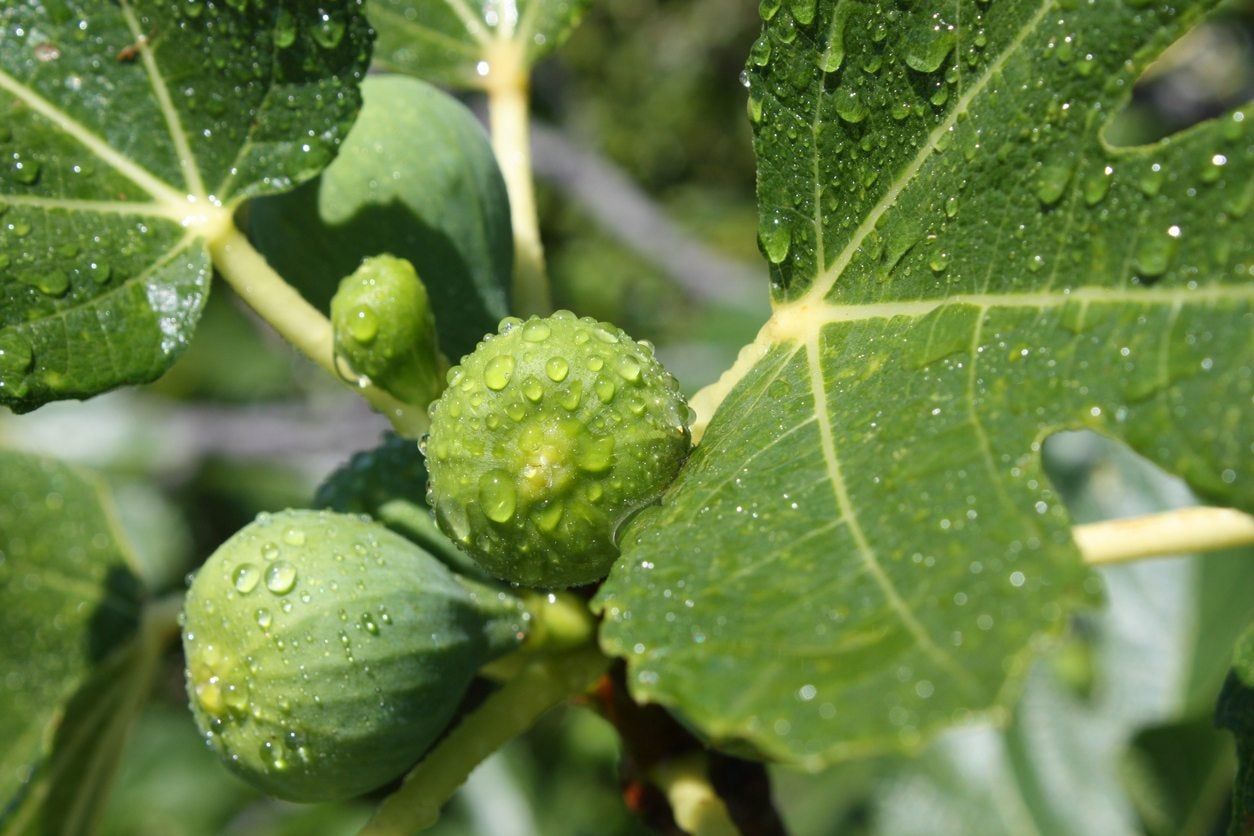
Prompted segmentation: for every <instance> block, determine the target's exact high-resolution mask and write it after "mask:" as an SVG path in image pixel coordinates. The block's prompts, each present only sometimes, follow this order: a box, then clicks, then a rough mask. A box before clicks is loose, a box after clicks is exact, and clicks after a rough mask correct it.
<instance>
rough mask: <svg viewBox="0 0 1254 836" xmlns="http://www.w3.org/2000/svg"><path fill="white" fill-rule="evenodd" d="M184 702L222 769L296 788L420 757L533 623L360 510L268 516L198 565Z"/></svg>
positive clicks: (306, 792) (343, 783) (373, 782)
mask: <svg viewBox="0 0 1254 836" xmlns="http://www.w3.org/2000/svg"><path fill="white" fill-rule="evenodd" d="M183 616H184V617H183V649H184V652H185V654H186V658H187V690H188V695H189V697H190V699H191V707H192V713H193V714H194V716H195V718H196V723H197V725H198V726H199V727H200V730H201V732H202V734H204V736H205V739H206V741H207V742H208V743H209V745H210V746H211V747H212V748H213V749H215V750H216V751H217V752H218V754H219V755H220V756H221V757H222V759H223V761H224V762H225V763H226V765H227V766H228V767H230V768H231V769H232V770H234V771H235V772H236V773H238V774H239V775H241V776H242V777H243V778H245V779H246V780H248V781H249V782H251V783H252V784H254V785H255V786H257V787H259V788H260V789H262V790H264V791H266V792H268V793H270V794H271V795H275V796H278V797H280V798H286V799H290V800H294V801H320V800H326V799H333V798H346V797H349V796H353V795H358V794H360V793H363V792H366V791H368V790H371V789H374V788H375V787H378V786H380V785H381V784H384V783H386V782H387V781H389V780H392V779H393V778H396V777H397V776H399V775H400V774H401V773H402V772H404V771H405V769H406V768H408V767H409V766H411V765H412V764H413V763H415V762H416V761H417V760H418V759H419V758H420V757H421V755H422V754H423V752H424V751H425V750H426V749H427V747H428V746H429V745H430V744H431V743H432V741H434V740H435V738H436V737H438V736H439V735H440V733H441V732H442V731H443V730H444V728H445V726H446V724H447V723H448V721H449V719H450V718H451V717H452V715H453V713H454V711H455V710H456V708H457V706H458V703H459V701H460V700H461V698H462V697H463V696H464V694H465V691H466V688H467V687H468V685H469V684H470V681H471V679H472V678H473V677H474V675H475V672H476V671H477V670H478V669H479V668H480V667H481V666H482V665H484V664H485V663H487V662H489V661H491V660H493V659H495V658H496V657H498V656H500V655H502V654H504V653H507V652H509V651H511V650H513V649H515V648H516V647H517V645H518V643H519V642H520V641H521V639H522V637H523V629H524V626H525V623H526V620H527V616H526V615H525V613H524V611H523V609H522V605H521V603H520V602H519V601H518V600H517V599H516V598H514V597H513V596H512V595H509V594H507V593H504V592H499V591H498V590H495V589H489V588H488V587H484V586H480V585H478V584H475V583H473V582H470V581H466V580H463V579H461V578H458V577H457V576H456V575H454V574H452V573H451V572H450V571H449V570H448V569H447V568H445V566H444V565H443V564H442V563H440V562H439V561H437V560H436V559H435V558H433V557H431V556H430V555H428V554H427V553H426V552H424V551H423V550H422V549H420V548H419V547H418V546H415V545H414V544H412V543H410V542H409V541H407V540H405V539H404V538H402V537H400V536H398V535H396V534H393V533H392V532H391V531H389V530H387V529H386V528H384V527H383V526H380V525H376V524H374V523H371V522H369V521H367V520H365V519H363V518H362V517H357V516H351V515H347V514H335V513H331V512H329V511H285V512H283V513H279V514H273V515H270V514H263V515H261V516H259V517H258V518H257V520H256V521H255V522H253V523H251V524H249V525H248V526H246V527H245V528H243V529H242V530H241V531H239V532H238V533H237V534H235V535H234V536H233V537H231V539H229V540H228V541H227V542H226V543H224V544H223V545H222V546H221V547H220V548H219V549H218V550H217V551H215V552H214V553H213V555H212V556H211V557H210V558H209V559H208V561H206V562H205V565H204V566H203V567H202V568H201V569H200V571H199V572H198V573H197V574H196V577H195V580H194V581H193V582H192V585H191V589H190V590H189V591H188V594H187V600H186V603H185V606H184V612H183Z"/></svg>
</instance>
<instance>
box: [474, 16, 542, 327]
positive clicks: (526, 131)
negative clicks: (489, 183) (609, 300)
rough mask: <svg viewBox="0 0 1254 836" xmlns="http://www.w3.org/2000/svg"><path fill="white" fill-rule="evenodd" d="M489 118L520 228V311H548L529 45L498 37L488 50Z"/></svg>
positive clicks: (514, 223) (517, 297)
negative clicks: (533, 161)
mask: <svg viewBox="0 0 1254 836" xmlns="http://www.w3.org/2000/svg"><path fill="white" fill-rule="evenodd" d="M486 54H487V65H488V74H487V76H486V78H485V79H484V90H485V91H486V92H487V95H488V122H489V125H490V131H491V135H492V137H491V138H492V151H493V152H494V153H495V154H496V161H497V165H499V166H500V169H501V176H502V177H503V178H504V180H505V189H506V191H507V192H508V193H509V213H510V224H511V226H512V227H513V231H514V287H513V297H514V305H513V307H514V310H515V312H516V313H518V314H519V315H520V316H529V315H531V314H539V315H541V316H543V315H544V314H547V313H549V312H550V311H552V309H553V303H552V300H551V299H550V296H549V280H548V274H547V271H546V269H545V264H544V245H543V243H542V242H541V241H540V221H539V215H538V213H537V211H536V196H535V183H534V180H533V177H532V170H531V123H530V118H529V117H530V113H529V105H528V98H529V96H528V94H529V90H530V80H531V76H530V71H529V70H528V67H527V61H526V50H525V44H522V43H519V42H517V41H514V40H508V39H500V40H496V41H493V42H492V43H491V44H490V45H489V47H488V49H487V51H486Z"/></svg>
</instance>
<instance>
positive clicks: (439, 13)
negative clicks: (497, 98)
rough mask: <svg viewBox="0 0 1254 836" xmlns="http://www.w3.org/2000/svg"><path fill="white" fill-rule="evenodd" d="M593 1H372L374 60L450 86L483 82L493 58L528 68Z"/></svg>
mask: <svg viewBox="0 0 1254 836" xmlns="http://www.w3.org/2000/svg"><path fill="white" fill-rule="evenodd" d="M589 2H590V0H510V1H509V2H502V0H370V4H369V7H368V10H367V13H368V14H369V16H370V20H371V22H372V23H373V24H374V25H375V28H376V29H377V30H378V32H379V42H378V45H377V46H376V48H375V60H376V62H377V63H378V64H379V65H380V66H382V67H384V68H386V69H389V70H392V71H395V72H403V73H409V74H411V75H416V76H419V77H421V78H425V79H428V80H429V81H434V82H437V83H439V84H447V85H450V86H453V87H481V86H483V85H484V84H485V83H486V79H487V78H488V77H489V75H490V74H491V71H492V64H493V63H494V62H495V61H497V60H501V59H502V58H505V59H506V60H507V62H508V64H509V65H510V66H511V67H514V66H518V65H519V64H518V62H519V60H521V64H522V65H525V66H530V65H531V64H534V63H535V62H536V61H538V60H540V59H541V58H543V57H544V56H545V55H547V54H548V53H549V52H550V51H552V50H553V49H555V48H557V47H558V46H559V45H561V43H562V41H564V40H566V37H567V36H568V35H569V34H570V32H571V30H572V29H574V28H575V26H576V25H577V24H578V23H579V18H581V17H582V16H583V13H584V10H585V9H586V8H587V7H588V4H589Z"/></svg>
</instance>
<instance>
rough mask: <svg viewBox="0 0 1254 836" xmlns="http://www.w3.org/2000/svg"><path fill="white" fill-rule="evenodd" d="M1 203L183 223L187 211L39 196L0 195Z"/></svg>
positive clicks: (117, 202) (111, 201) (170, 207)
mask: <svg viewBox="0 0 1254 836" xmlns="http://www.w3.org/2000/svg"><path fill="white" fill-rule="evenodd" d="M0 203H3V204H6V205H8V206H30V207H32V208H34V209H61V210H64V211H66V212H89V213H95V214H100V215H140V216H151V217H158V218H166V219H168V220H172V221H175V222H178V221H181V220H182V219H183V217H184V216H185V215H186V211H176V207H173V206H168V205H167V204H165V203H149V202H145V203H128V202H126V201H124V200H80V199H79V198H73V197H40V196H38V195H14V194H0Z"/></svg>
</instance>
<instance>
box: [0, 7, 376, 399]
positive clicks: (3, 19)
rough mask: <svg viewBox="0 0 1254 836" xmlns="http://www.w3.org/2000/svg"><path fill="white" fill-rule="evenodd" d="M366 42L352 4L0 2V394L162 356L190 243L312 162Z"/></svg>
mask: <svg viewBox="0 0 1254 836" xmlns="http://www.w3.org/2000/svg"><path fill="white" fill-rule="evenodd" d="M369 45H370V29H369V26H368V25H367V23H366V20H365V18H364V16H363V15H362V14H361V12H360V9H359V3H358V2H357V0H331V1H330V2H325V3H321V4H319V5H318V6H317V7H315V6H311V5H309V4H306V3H300V2H296V1H295V0H282V2H270V0H265V1H264V2H263V0H234V1H233V2H215V3H200V2H195V3H187V2H180V3H169V2H155V0H121V1H120V2H111V0H64V2H55V3H47V2H36V0H13V1H12V2H6V3H4V4H2V5H0V404H4V405H6V406H10V407H12V408H14V409H15V410H18V411H27V410H30V409H34V408H35V407H37V406H40V405H41V404H43V403H46V402H47V401H50V400H56V399H61V398H82V397H88V396H90V395H93V394H96V393H98V392H102V391H104V390H106V389H109V388H111V387H114V386H118V385H121V384H124V383H138V382H144V381H149V380H152V379H154V378H156V377H157V376H158V375H160V374H161V373H162V372H164V371H165V370H166V369H167V368H169V366H170V365H171V364H172V363H173V361H174V359H175V358H176V356H177V355H178V354H179V353H180V352H181V351H182V350H183V348H184V347H185V346H186V344H187V341H188V340H189V338H190V336H191V333H192V330H193V329H194V327H195V324H196V322H197V320H198V319H199V316H200V312H201V310H202V308H203V306H204V302H205V298H206V294H207V293H208V286H209V275H210V263H209V255H208V251H207V246H206V241H207V239H208V238H209V237H211V236H212V235H213V234H214V232H215V231H217V230H218V229H220V228H221V226H222V224H224V223H228V222H229V218H230V210H231V208H232V207H233V206H235V205H236V204H237V203H239V202H240V201H241V200H243V199H245V198H248V197H253V196H256V195H262V194H272V193H275V192H280V191H284V190H286V189H289V188H291V187H292V186H293V185H295V184H297V183H300V182H302V181H304V180H307V179H309V178H310V177H312V176H313V175H315V174H316V173H317V172H318V171H319V170H321V169H322V167H323V166H324V165H326V163H327V162H329V161H330V159H331V157H332V156H333V154H334V153H335V149H336V147H337V145H338V144H339V141H340V139H341V138H342V136H343V135H344V134H345V133H346V132H347V130H348V127H349V125H350V124H351V123H352V120H353V117H354V116H355V114H356V112H357V108H358V106H359V101H360V100H359V93H358V90H357V83H358V81H359V79H360V77H361V76H362V75H363V73H364V72H365V67H366V64H367V63H368V60H369Z"/></svg>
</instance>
